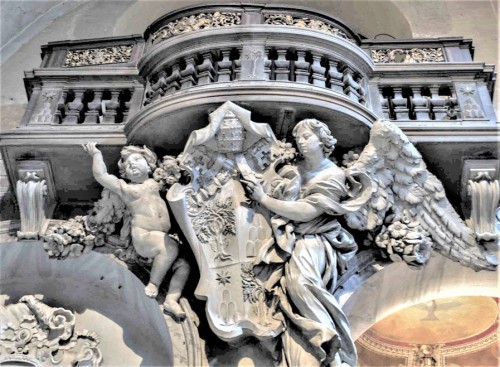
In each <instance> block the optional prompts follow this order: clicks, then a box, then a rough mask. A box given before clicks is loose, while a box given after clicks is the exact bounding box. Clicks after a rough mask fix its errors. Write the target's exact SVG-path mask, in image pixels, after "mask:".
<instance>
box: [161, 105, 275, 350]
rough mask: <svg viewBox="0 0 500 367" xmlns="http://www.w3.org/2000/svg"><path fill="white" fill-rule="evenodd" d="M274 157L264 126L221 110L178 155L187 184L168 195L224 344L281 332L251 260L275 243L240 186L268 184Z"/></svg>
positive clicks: (232, 109) (265, 215)
mask: <svg viewBox="0 0 500 367" xmlns="http://www.w3.org/2000/svg"><path fill="white" fill-rule="evenodd" d="M277 150H278V144H277V141H276V138H275V136H274V134H273V132H272V130H271V128H270V127H269V125H268V124H258V123H255V122H253V121H251V120H250V112H249V111H247V110H244V109H243V108H241V107H239V106H237V105H235V104H234V103H232V102H226V103H225V104H224V105H222V106H221V107H220V108H218V109H217V110H216V111H214V112H213V113H212V114H210V123H209V125H208V126H207V127H205V128H203V129H200V130H196V131H193V132H192V133H191V136H190V138H189V140H188V142H187V144H186V147H185V149H184V152H183V153H182V156H181V164H182V166H183V168H184V169H185V170H187V171H188V172H190V174H191V182H190V183H189V184H187V185H181V184H179V183H176V184H174V185H173V186H172V187H171V188H170V190H169V191H168V194H167V200H168V202H169V204H170V207H171V209H172V212H173V214H174V216H175V218H176V220H177V222H178V223H179V226H180V227H181V229H182V231H183V233H184V235H185V237H186V239H187V240H188V242H189V244H190V246H191V248H192V250H193V252H194V255H195V258H196V261H197V263H198V267H199V270H200V281H199V283H198V286H197V288H196V290H195V295H196V296H197V297H198V298H200V299H204V300H206V302H207V303H206V314H207V318H208V321H209V323H210V326H211V328H212V331H213V332H214V333H215V334H216V335H217V336H219V337H220V338H221V339H223V340H226V341H235V340H237V339H239V338H241V337H243V336H247V335H248V336H254V337H257V338H258V339H271V338H274V337H276V336H277V335H278V334H280V333H281V332H282V329H283V325H282V322H281V321H280V320H279V318H277V317H273V316H274V315H273V310H272V306H271V304H270V302H269V300H266V295H265V292H264V289H263V288H262V286H261V285H260V284H259V283H258V282H257V281H256V280H255V277H254V273H253V262H254V259H255V257H256V256H257V255H258V253H259V251H260V250H261V249H262V248H264V247H269V244H270V242H272V241H274V239H273V233H272V229H271V226H270V222H269V212H267V211H266V210H264V209H262V208H260V207H259V206H256V205H255V204H254V203H253V202H252V201H251V199H249V197H248V195H247V194H246V192H245V190H244V188H243V186H242V184H241V183H240V182H239V180H240V179H241V178H242V177H245V178H247V177H254V178H256V177H258V178H261V176H266V175H267V174H268V171H269V169H268V168H269V167H270V162H271V160H272V157H273V156H274V155H275V153H276V152H277ZM272 171H274V170H272Z"/></svg>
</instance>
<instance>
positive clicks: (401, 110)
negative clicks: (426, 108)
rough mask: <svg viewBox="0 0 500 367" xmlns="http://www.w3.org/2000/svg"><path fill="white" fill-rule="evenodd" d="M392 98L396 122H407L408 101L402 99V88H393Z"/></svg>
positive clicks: (408, 114) (408, 113) (408, 112)
mask: <svg viewBox="0 0 500 367" xmlns="http://www.w3.org/2000/svg"><path fill="white" fill-rule="evenodd" d="M393 89H394V98H393V99H392V103H393V105H394V115H395V118H396V120H409V118H410V109H409V108H408V99H407V98H404V97H403V88H402V87H394V88H393Z"/></svg>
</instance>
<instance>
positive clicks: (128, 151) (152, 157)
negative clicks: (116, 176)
mask: <svg viewBox="0 0 500 367" xmlns="http://www.w3.org/2000/svg"><path fill="white" fill-rule="evenodd" d="M134 153H137V154H140V155H142V156H143V157H144V159H145V160H146V162H148V166H149V168H150V170H151V173H152V172H153V171H154V170H155V168H156V167H157V166H156V162H157V159H158V158H157V157H156V154H155V153H154V152H152V151H151V150H150V149H148V148H146V146H145V145H144V146H143V147H142V148H141V147H138V146H136V145H128V146H126V147H123V148H122V150H121V151H120V155H121V159H120V160H119V161H118V169H119V170H120V176H122V177H123V178H127V176H126V173H125V161H126V160H127V159H128V157H130V156H131V155H132V154H134Z"/></svg>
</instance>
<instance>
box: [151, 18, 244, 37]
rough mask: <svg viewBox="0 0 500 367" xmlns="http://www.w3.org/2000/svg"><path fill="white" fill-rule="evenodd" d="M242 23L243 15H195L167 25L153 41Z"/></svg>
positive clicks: (156, 33) (154, 34)
mask: <svg viewBox="0 0 500 367" xmlns="http://www.w3.org/2000/svg"><path fill="white" fill-rule="evenodd" d="M240 23H241V13H233V12H215V13H207V14H205V13H201V14H194V15H190V16H189V17H182V18H180V19H177V20H175V21H173V22H170V23H167V24H166V25H165V26H163V27H162V28H160V29H159V30H158V31H156V32H155V33H153V35H152V36H151V39H152V40H153V42H154V41H155V40H156V39H161V40H165V39H167V38H170V37H173V36H177V35H178V34H181V33H187V32H194V31H198V30H201V29H208V28H219V27H231V26H234V25H238V24H240Z"/></svg>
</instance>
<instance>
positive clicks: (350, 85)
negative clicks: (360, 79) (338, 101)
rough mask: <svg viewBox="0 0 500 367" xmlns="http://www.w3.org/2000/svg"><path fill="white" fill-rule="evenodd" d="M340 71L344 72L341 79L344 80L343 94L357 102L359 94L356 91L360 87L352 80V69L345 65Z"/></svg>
mask: <svg viewBox="0 0 500 367" xmlns="http://www.w3.org/2000/svg"><path fill="white" fill-rule="evenodd" d="M342 72H343V74H344V76H343V78H342V81H343V82H344V93H345V95H346V96H348V97H349V98H350V99H352V100H353V101H356V102H359V98H360V95H359V93H358V90H359V88H360V85H359V84H358V83H357V82H355V81H354V78H353V75H354V70H352V69H351V67H349V66H347V65H345V66H344V69H343V70H342Z"/></svg>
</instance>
